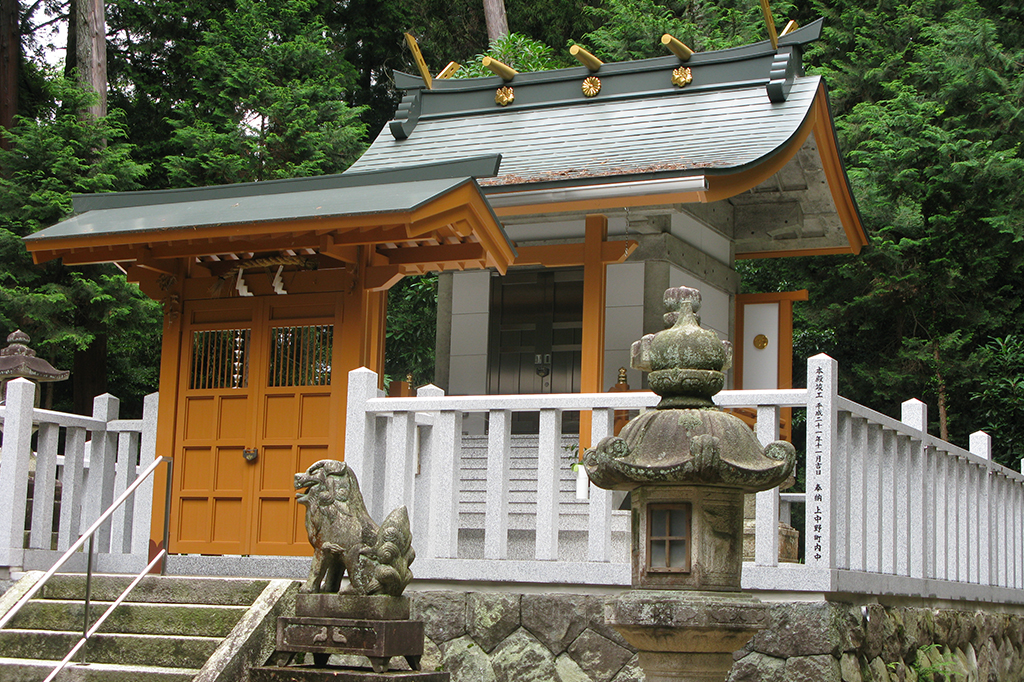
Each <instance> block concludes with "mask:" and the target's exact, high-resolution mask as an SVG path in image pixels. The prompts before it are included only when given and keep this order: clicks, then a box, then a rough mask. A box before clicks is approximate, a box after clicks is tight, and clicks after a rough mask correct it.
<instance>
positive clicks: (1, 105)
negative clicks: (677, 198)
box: [0, 0, 21, 149]
mask: <svg viewBox="0 0 1024 682" xmlns="http://www.w3.org/2000/svg"><path fill="white" fill-rule="evenodd" d="M20 61H21V30H20V27H19V25H18V0H0V126H3V127H4V128H5V129H7V130H10V129H11V128H13V127H14V115H15V114H17V113H18V64H19V63H20ZM3 146H4V148H5V149H8V148H9V145H8V143H7V141H6V140H4V141H3Z"/></svg>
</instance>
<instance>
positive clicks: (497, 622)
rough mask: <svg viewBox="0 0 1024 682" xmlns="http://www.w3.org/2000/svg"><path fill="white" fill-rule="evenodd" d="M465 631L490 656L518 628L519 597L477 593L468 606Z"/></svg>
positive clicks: (468, 601) (470, 597)
mask: <svg viewBox="0 0 1024 682" xmlns="http://www.w3.org/2000/svg"><path fill="white" fill-rule="evenodd" d="M466 620H467V623H466V630H467V632H468V633H469V635H470V636H471V637H472V638H473V639H474V640H475V641H476V643H477V644H479V645H480V646H481V647H482V648H483V650H484V651H487V652H490V651H491V650H492V649H493V648H494V647H495V646H497V645H498V643H499V642H500V641H501V640H503V639H505V638H506V637H508V636H509V635H510V634H512V633H513V632H515V631H516V629H517V628H518V627H519V595H518V594H504V593H497V594H496V593H483V592H474V593H471V594H470V595H469V598H468V600H467V602H466Z"/></svg>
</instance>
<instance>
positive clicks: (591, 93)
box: [583, 76, 601, 97]
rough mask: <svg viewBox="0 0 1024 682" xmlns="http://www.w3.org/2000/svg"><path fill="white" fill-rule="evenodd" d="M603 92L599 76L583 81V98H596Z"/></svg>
mask: <svg viewBox="0 0 1024 682" xmlns="http://www.w3.org/2000/svg"><path fill="white" fill-rule="evenodd" d="M599 92H601V79H600V78H598V77H597V76H590V77H589V78H587V79H586V80H584V81H583V96H584V97H596V96H597V93H599Z"/></svg>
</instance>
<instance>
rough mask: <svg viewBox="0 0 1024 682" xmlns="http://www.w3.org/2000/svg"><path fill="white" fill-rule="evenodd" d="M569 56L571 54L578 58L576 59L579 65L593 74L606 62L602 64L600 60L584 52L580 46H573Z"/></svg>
mask: <svg viewBox="0 0 1024 682" xmlns="http://www.w3.org/2000/svg"><path fill="white" fill-rule="evenodd" d="M569 54H571V55H572V56H573V57H576V59H577V60H579V63H580V64H582V65H583V66H585V67H587V69H589V70H590V72H591V73H593V72H595V71H597V70H598V69H600V68H601V67H602V66H604V62H602V61H601V60H600V59H598V58H597V57H595V56H594V55H592V54H591V53H589V52H587V51H586V50H584V49H583V48H582V47H580V46H579V45H573V46H572V47H570V48H569Z"/></svg>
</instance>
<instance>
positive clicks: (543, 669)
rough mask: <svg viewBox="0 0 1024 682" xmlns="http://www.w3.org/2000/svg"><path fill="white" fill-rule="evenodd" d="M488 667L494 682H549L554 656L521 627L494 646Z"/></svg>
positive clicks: (553, 668)
mask: <svg viewBox="0 0 1024 682" xmlns="http://www.w3.org/2000/svg"><path fill="white" fill-rule="evenodd" d="M491 666H492V667H493V668H494V675H495V678H496V679H497V682H551V680H553V679H555V657H554V656H552V655H551V652H550V651H548V648H547V647H546V646H544V645H543V644H541V643H540V642H539V641H537V639H536V638H535V637H534V636H533V635H531V634H530V633H529V632H527V631H526V630H525V629H523V628H519V629H518V630H516V631H515V632H514V633H512V635H511V636H510V637H508V638H507V639H505V641H503V642H502V643H501V644H499V645H498V646H497V647H495V649H494V651H493V652H492V653H491Z"/></svg>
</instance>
